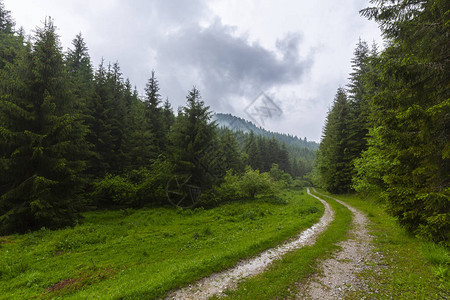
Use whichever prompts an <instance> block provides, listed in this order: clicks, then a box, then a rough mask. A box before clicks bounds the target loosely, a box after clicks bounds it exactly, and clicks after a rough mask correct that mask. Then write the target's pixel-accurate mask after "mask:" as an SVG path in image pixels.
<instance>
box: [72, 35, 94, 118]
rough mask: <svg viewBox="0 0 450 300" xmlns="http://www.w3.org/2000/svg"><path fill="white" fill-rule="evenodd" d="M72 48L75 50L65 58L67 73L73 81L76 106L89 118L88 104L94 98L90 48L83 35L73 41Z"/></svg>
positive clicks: (77, 36)
mask: <svg viewBox="0 0 450 300" xmlns="http://www.w3.org/2000/svg"><path fill="white" fill-rule="evenodd" d="M72 46H73V49H69V50H68V51H67V54H66V57H65V58H66V66H67V71H68V73H69V76H70V79H71V81H72V87H73V94H74V96H75V98H76V100H75V101H76V104H77V106H78V108H79V110H80V112H81V113H83V115H85V117H88V116H89V114H90V111H89V107H88V103H89V102H91V101H92V98H93V78H94V75H93V70H92V65H91V59H90V56H89V53H88V48H87V46H86V43H85V41H84V39H83V37H82V36H81V33H79V34H77V35H76V37H75V38H74V39H73V41H72ZM89 104H91V103H89Z"/></svg>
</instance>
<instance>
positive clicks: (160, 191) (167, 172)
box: [137, 157, 174, 206]
mask: <svg viewBox="0 0 450 300" xmlns="http://www.w3.org/2000/svg"><path fill="white" fill-rule="evenodd" d="M173 171H174V166H173V164H172V163H170V162H169V161H167V160H165V159H164V158H162V157H159V158H158V159H156V160H155V161H154V162H153V163H152V165H151V166H150V170H147V169H141V170H139V175H140V180H139V181H138V182H137V184H138V186H137V201H138V204H139V205H140V206H142V205H146V204H161V203H163V202H164V201H166V197H167V196H166V185H167V182H169V180H170V179H171V177H172V175H173Z"/></svg>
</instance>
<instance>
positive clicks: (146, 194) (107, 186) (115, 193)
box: [90, 157, 174, 207]
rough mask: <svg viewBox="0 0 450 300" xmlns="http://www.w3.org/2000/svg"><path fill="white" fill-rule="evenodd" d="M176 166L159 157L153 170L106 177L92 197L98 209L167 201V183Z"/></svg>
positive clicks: (154, 162)
mask: <svg viewBox="0 0 450 300" xmlns="http://www.w3.org/2000/svg"><path fill="white" fill-rule="evenodd" d="M173 170H174V166H173V165H172V164H171V163H170V162H169V161H167V160H166V159H164V158H163V157H159V158H158V159H156V160H154V161H153V162H152V163H151V165H150V167H149V168H148V169H147V168H140V169H135V170H131V171H130V172H128V173H125V174H123V175H115V176H114V175H111V174H108V175H106V176H105V177H104V178H103V179H101V180H99V181H97V182H96V183H95V184H94V191H93V192H92V193H91V195H90V197H91V200H92V202H93V204H95V205H96V206H97V207H111V206H119V207H142V206H144V205H155V204H163V203H165V202H166V199H167V198H166V197H167V195H166V184H167V182H168V181H169V180H170V179H171V177H172V176H173Z"/></svg>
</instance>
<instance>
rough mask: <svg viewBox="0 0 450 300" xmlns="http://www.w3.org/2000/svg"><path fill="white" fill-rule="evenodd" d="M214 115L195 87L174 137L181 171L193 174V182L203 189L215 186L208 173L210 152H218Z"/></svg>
mask: <svg viewBox="0 0 450 300" xmlns="http://www.w3.org/2000/svg"><path fill="white" fill-rule="evenodd" d="M211 115H212V112H211V111H210V110H209V106H206V105H205V103H204V102H203V101H202V100H201V97H200V92H199V91H198V90H197V89H196V88H195V87H194V88H193V89H192V90H191V91H190V92H189V95H188V96H187V105H186V106H185V107H182V108H181V109H180V110H179V111H178V117H177V119H176V120H175V123H174V125H173V126H172V130H171V136H170V139H171V145H172V149H171V150H172V151H171V152H172V155H173V161H174V162H175V163H176V164H177V172H179V173H181V174H189V175H192V179H193V182H192V183H193V184H195V185H197V186H200V187H208V186H209V185H210V184H211V183H212V182H211V179H210V178H209V177H210V176H208V172H207V171H208V170H207V169H208V166H209V163H210V162H209V161H205V159H208V158H209V157H210V156H211V153H210V151H209V150H208V149H212V151H216V149H217V147H216V146H215V143H216V140H215V139H216V130H215V124H214V123H211V122H210V120H211Z"/></svg>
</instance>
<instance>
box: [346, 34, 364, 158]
mask: <svg viewBox="0 0 450 300" xmlns="http://www.w3.org/2000/svg"><path fill="white" fill-rule="evenodd" d="M351 63H352V72H351V73H350V78H349V84H348V88H347V92H348V100H349V108H350V112H349V116H348V127H349V130H348V134H349V135H348V137H347V140H348V149H349V155H350V159H352V160H353V159H356V158H358V157H359V156H360V155H361V152H362V151H364V150H366V148H367V141H366V138H367V134H368V132H369V131H368V127H369V125H368V123H369V94H368V93H367V91H366V88H367V84H366V80H367V76H368V74H367V73H368V72H369V47H368V45H367V43H366V42H365V41H362V40H361V39H360V40H359V42H358V44H357V46H356V49H355V52H354V57H353V59H352V60H351Z"/></svg>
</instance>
